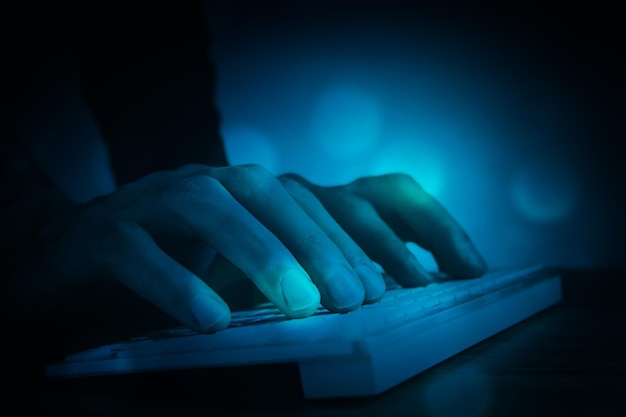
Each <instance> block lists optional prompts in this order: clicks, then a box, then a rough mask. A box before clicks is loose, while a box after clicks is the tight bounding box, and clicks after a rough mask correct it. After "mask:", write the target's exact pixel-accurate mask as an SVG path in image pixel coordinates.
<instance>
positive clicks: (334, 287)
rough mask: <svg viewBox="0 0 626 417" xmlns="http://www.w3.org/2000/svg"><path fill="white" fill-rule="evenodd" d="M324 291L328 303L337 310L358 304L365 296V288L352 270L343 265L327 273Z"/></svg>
mask: <svg viewBox="0 0 626 417" xmlns="http://www.w3.org/2000/svg"><path fill="white" fill-rule="evenodd" d="M326 291H327V293H328V298H329V301H330V303H331V304H332V306H333V307H334V309H335V310H337V311H339V312H343V311H349V310H352V309H354V308H356V307H358V306H360V305H361V304H363V299H364V297H365V289H364V288H363V284H361V281H360V280H359V279H358V278H357V277H356V275H355V274H354V273H353V272H352V271H350V270H348V269H347V268H344V267H338V268H335V270H333V271H332V272H330V273H329V274H328V280H327V282H326Z"/></svg>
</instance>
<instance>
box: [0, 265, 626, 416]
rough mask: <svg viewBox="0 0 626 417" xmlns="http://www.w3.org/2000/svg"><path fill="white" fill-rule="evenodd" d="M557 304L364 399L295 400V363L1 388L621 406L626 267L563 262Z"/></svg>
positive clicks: (432, 406)
mask: <svg viewBox="0 0 626 417" xmlns="http://www.w3.org/2000/svg"><path fill="white" fill-rule="evenodd" d="M562 277H563V293H564V298H563V302H562V303H560V304H559V305H558V306H555V307H552V308H550V309H549V310H546V311H544V312H542V313H540V314H539V315H537V316H535V317H532V318H530V319H528V320H526V321H524V322H522V323H520V324H518V325H516V326H514V327H512V328H510V329H507V330H506V331H504V332H502V333H499V334H497V335H496V336H494V337H492V338H490V339H488V340H486V341H484V342H482V343H479V344H478V345H475V346H474V347H472V348H470V349H467V350H466V351H464V352H462V353H460V354H458V355H456V356H454V357H452V358H450V359H449V360H447V361H445V362H442V363H441V364H439V365H438V366H435V367H434V368H432V369H430V370H428V371H426V372H424V373H422V374H420V375H418V376H416V377H414V378H412V379H410V380H408V381H406V382H405V383H403V384H400V385H399V386H397V387H395V388H393V389H391V390H389V391H387V392H385V393H383V394H381V395H379V396H376V397H372V398H361V399H343V400H336V399H335V400H315V401H307V400H304V399H303V395H302V391H301V389H300V384H299V379H298V369H297V366H295V365H280V366H258V367H246V368H229V369H212V370H201V371H193V372H190V371H187V372H172V373H159V374H145V375H133V376H131V375H127V376H124V377H119V376H115V377H106V378H102V377H101V378H94V379H92V380H88V379H81V380H74V381H64V382H59V381H55V382H54V383H49V382H47V383H44V384H43V385H39V384H32V385H30V384H29V385H27V387H30V388H26V389H18V388H15V387H14V386H13V387H8V389H5V390H4V394H3V395H9V396H10V398H9V397H7V399H8V400H9V401H8V402H5V404H10V405H9V407H10V408H19V409H20V411H22V412H24V411H26V410H33V411H35V412H37V415H42V414H43V415H64V416H67V415H80V416H85V415H103V416H104V415H111V416H124V415H134V416H137V415H150V416H200V415H211V416H216V415H220V416H248V415H249V416H252V415H254V416H265V415H266V416H291V415H298V416H334V415H341V416H355V417H356V416H359V417H365V416H369V415H372V416H374V415H390V416H399V415H407V416H408V415H411V416H413V415H414V416H470V417H477V416H488V415H496V416H522V415H523V416H528V415H532V416H542V415H546V416H561V415H562V416H574V415H584V416H624V415H626V405H625V401H624V395H625V394H626V270H564V271H563V273H562Z"/></svg>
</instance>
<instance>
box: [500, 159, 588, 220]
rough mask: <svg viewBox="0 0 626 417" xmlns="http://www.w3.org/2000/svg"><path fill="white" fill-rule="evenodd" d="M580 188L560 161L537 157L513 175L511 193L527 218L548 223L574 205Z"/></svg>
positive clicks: (568, 211)
mask: <svg viewBox="0 0 626 417" xmlns="http://www.w3.org/2000/svg"><path fill="white" fill-rule="evenodd" d="M580 193H581V191H580V189H579V186H578V181H577V178H576V176H575V174H574V171H573V170H572V169H571V168H570V167H569V166H568V164H567V163H566V162H564V161H561V160H558V159H556V158H548V157H538V158H535V159H532V160H530V161H528V162H527V163H526V164H525V165H523V166H522V168H521V169H520V170H519V171H518V173H517V175H516V176H515V177H514V180H513V184H512V187H511V196H512V198H513V202H514V203H515V206H516V208H517V209H518V210H519V211H520V212H521V213H522V214H523V215H524V216H525V217H527V218H528V219H530V220H532V221H535V222H539V223H552V222H556V221H559V220H561V219H563V218H565V217H566V216H567V215H568V214H570V213H571V212H572V211H573V210H574V208H575V207H576V205H577V203H578V201H579V199H580Z"/></svg>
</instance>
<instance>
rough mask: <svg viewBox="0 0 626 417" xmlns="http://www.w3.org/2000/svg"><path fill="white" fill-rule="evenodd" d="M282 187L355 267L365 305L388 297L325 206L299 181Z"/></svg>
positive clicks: (366, 259) (284, 182) (379, 279)
mask: <svg viewBox="0 0 626 417" xmlns="http://www.w3.org/2000/svg"><path fill="white" fill-rule="evenodd" d="M280 181H281V183H282V185H283V187H284V188H285V189H286V190H287V192H288V193H289V194H290V195H291V197H292V198H293V199H294V200H295V201H296V202H297V203H298V205H299V206H300V207H302V209H303V210H304V212H305V213H306V214H307V215H308V216H309V217H310V218H311V219H312V220H313V221H314V222H315V223H317V225H318V226H319V227H320V228H321V229H322V230H323V231H324V233H326V235H327V236H328V237H329V238H330V239H331V240H332V241H333V242H334V243H335V245H337V247H338V248H339V250H341V252H342V253H343V255H344V257H345V258H346V260H347V261H348V262H349V263H350V265H352V269H353V270H354V272H355V273H356V274H357V276H358V277H359V279H360V280H361V284H363V288H364V290H365V300H364V302H366V303H371V302H374V301H378V300H380V298H382V296H383V294H384V293H385V281H384V279H383V277H382V275H381V274H380V272H379V271H378V270H377V269H376V266H375V265H374V264H373V262H372V261H371V259H370V258H369V257H368V256H367V255H366V254H365V252H363V250H362V249H361V248H360V247H359V245H357V244H356V243H355V242H354V240H352V238H351V237H350V236H349V235H348V234H347V233H346V232H345V231H344V230H343V229H342V228H341V226H339V225H338V224H337V222H336V221H335V219H333V218H332V216H331V215H330V214H329V213H328V211H326V209H325V208H324V206H323V205H322V203H320V201H319V200H318V199H317V198H316V197H315V196H314V195H313V193H312V192H311V191H309V190H308V189H307V188H306V187H305V186H304V185H303V184H302V183H301V182H300V179H299V178H296V177H291V176H290V177H287V176H283V177H281V178H280Z"/></svg>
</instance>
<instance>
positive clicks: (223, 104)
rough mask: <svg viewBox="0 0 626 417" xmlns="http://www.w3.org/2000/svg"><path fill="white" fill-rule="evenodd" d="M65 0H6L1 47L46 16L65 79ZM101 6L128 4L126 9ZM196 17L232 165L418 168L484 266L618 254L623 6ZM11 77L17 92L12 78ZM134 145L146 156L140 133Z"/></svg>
mask: <svg viewBox="0 0 626 417" xmlns="http://www.w3.org/2000/svg"><path fill="white" fill-rule="evenodd" d="M68 4H69V2H21V3H19V4H14V5H12V6H11V5H10V4H6V5H4V6H3V7H4V9H3V13H2V28H3V29H4V30H5V31H6V32H7V33H8V35H7V36H5V37H4V41H5V42H4V46H3V48H4V50H3V52H4V54H5V56H8V57H9V58H11V57H13V56H17V55H19V54H20V48H22V45H21V44H20V43H19V42H18V43H16V42H13V41H11V40H12V39H19V36H18V37H17V38H16V37H15V35H16V34H18V35H19V33H20V32H23V31H28V30H31V29H32V28H33V27H35V28H37V27H40V28H41V30H40V31H39V33H40V34H43V36H41V38H40V41H39V43H38V44H37V47H39V48H40V49H41V50H42V51H43V52H44V54H47V55H46V56H48V57H55V58H54V59H49V60H48V61H47V62H48V63H52V65H51V66H49V67H45V66H38V65H35V67H36V68H38V69H40V70H41V68H44V71H42V73H43V74H48V75H50V74H55V71H57V73H59V74H67V77H68V78H71V77H72V76H75V75H72V74H76V68H72V67H71V65H69V64H67V62H70V61H71V59H69V58H67V56H66V55H67V52H68V50H67V49H66V50H60V49H59V50H55V48H58V45H56V44H55V42H56V41H55V40H54V39H55V38H54V36H55V32H54V30H55V29H54V24H55V23H54V22H55V20H54V19H56V18H55V17H54V16H55V11H57V9H58V10H63V9H62V7H66V6H67V5H68ZM97 4H98V5H99V7H103V8H105V9H107V10H110V11H112V13H118V14H122V15H123V14H124V13H125V10H126V7H128V6H127V4H126V3H125V2H106V3H105V2H99V3H98V2H97ZM154 5H155V4H154V3H151V6H150V7H154ZM17 6H19V7H17ZM105 6H106V7H105ZM83 7H85V8H88V6H84V3H83ZM16 8H18V9H19V10H18V11H17V12H16V11H15V10H14V9H16ZM130 9H132V10H133V11H135V12H136V11H138V10H139V11H140V10H141V7H140V6H139V7H138V6H136V5H135V6H133V7H132V8H130ZM130 9H128V10H130ZM190 9H192V8H190ZM198 10H200V9H198ZM199 13H206V15H207V17H208V21H209V23H210V24H209V27H210V29H209V30H210V36H211V45H210V48H209V53H210V57H211V58H212V60H213V62H214V64H215V75H216V81H217V84H216V101H217V106H218V110H219V112H220V115H221V128H220V132H221V134H222V136H223V138H224V140H225V147H226V152H227V154H228V156H229V159H230V160H231V162H232V163H244V162H257V163H261V164H263V165H265V166H266V167H267V168H269V169H270V170H271V171H273V172H275V173H276V174H281V173H284V172H297V173H300V174H302V175H304V176H305V177H308V178H309V179H310V180H311V181H313V182H318V183H320V184H337V183H345V182H347V181H351V180H353V179H355V178H357V177H359V176H363V175H375V174H384V173H388V172H405V173H408V174H411V175H413V176H414V177H415V178H416V179H417V180H418V181H419V182H420V183H421V184H422V185H423V186H424V188H425V189H426V190H427V191H429V192H431V193H432V194H433V195H434V196H435V197H436V198H438V199H439V200H440V201H441V202H442V203H443V205H444V206H445V207H446V208H448V210H449V211H450V212H451V213H452V214H453V215H454V216H455V217H456V218H457V219H458V220H459V221H460V222H461V224H462V225H463V226H464V227H465V228H466V229H467V231H468V233H469V234H470V236H471V237H472V238H473V240H474V241H475V243H476V245H477V246H478V248H479V250H480V251H481V252H483V254H484V255H485V258H486V260H487V262H488V263H489V265H490V266H492V267H494V268H495V267H501V266H514V265H522V264H529V263H536V262H542V263H547V264H560V265H564V266H568V267H611V266H625V265H626V261H625V259H626V258H625V257H624V256H623V252H624V246H625V245H624V244H623V238H622V236H624V235H625V234H626V222H625V221H624V220H623V215H622V214H623V213H624V211H625V209H626V204H625V201H626V199H625V198H624V196H623V194H624V187H623V179H624V178H625V176H626V175H625V168H624V164H623V159H624V155H625V154H626V153H624V151H623V150H622V149H621V148H622V147H623V145H622V144H623V142H624V136H625V135H624V133H625V121H624V116H623V108H624V106H623V104H624V92H625V90H626V89H625V88H624V87H625V83H624V79H623V74H624V72H625V70H626V64H625V62H624V61H625V59H624V47H623V43H622V39H623V38H624V35H625V34H624V31H625V30H624V28H623V27H624V25H623V23H622V22H623V21H624V14H623V12H622V11H621V10H619V8H618V7H617V6H616V5H612V4H611V3H609V2H593V3H590V4H578V3H577V4H567V5H566V6H563V5H561V4H557V3H556V2H527V1H524V2H506V3H505V4H503V3H502V2H500V3H494V4H486V3H482V4H478V3H473V4H470V3H461V2H453V1H443V2H440V1H438V2H424V1H371V0H367V1H347V0H341V1H333V2H331V1H326V0H324V1H251V0H248V1H243V0H238V1H236V0H232V1H213V0H210V1H206V2H205V11H204V12H199ZM61 15H62V14H61ZM92 18H93V16H92ZM102 20H103V21H106V17H104V18H103V19H102ZM191 20H193V19H191ZM15 22H19V24H18V25H17V26H16V25H15ZM50 22H52V26H51V28H52V29H49V28H48V27H47V26H46V25H48V24H49V23H50ZM83 23H84V24H85V25H88V22H83ZM131 23H132V22H131ZM59 27H60V26H59ZM198 27H200V26H198ZM152 29H154V28H152ZM48 30H50V34H51V35H50V36H47V35H46V33H47V32H46V31H48ZM167 30H170V31H171V30H174V31H175V32H176V30H177V29H176V28H174V29H172V28H165V27H164V28H163V31H162V32H159V33H160V36H161V37H163V36H164V35H163V34H165V33H168V32H167ZM146 36H147V35H146ZM48 38H49V39H48ZM157 38H158V36H157ZM199 38H200V36H199ZM157 40H158V39H157ZM155 42H156V41H155ZM193 42H195V41H191V40H190V43H193ZM202 42H204V40H198V41H197V44H198V45H201V44H202ZM193 48H197V47H196V46H194V47H190V49H193ZM96 49H97V48H96ZM131 49H132V47H128V51H130V50H131ZM195 50H197V49H195ZM128 51H127V52H128ZM22 52H23V51H22ZM94 53H96V54H97V50H96V51H95V52H94ZM168 54H170V56H174V57H175V56H176V51H172V50H170V51H168ZM131 55H132V54H131ZM183 55H184V54H183ZM102 61H103V62H105V61H106V59H102ZM156 61H158V60H156ZM156 61H155V62H156ZM165 61H166V62H168V68H167V70H165V69H163V68H155V71H154V74H156V75H153V74H151V71H150V64H149V63H146V62H143V63H142V64H141V65H142V66H141V71H144V72H145V75H146V77H145V78H146V79H148V78H150V76H155V77H158V76H160V75H159V74H164V73H166V72H167V71H169V70H171V69H174V68H177V67H178V62H176V60H175V59H174V60H172V59H169V58H165V59H164V60H163V62H165ZM170 61H171V62H170ZM46 65H47V64H46ZM64 65H69V66H64ZM159 65H160V64H159ZM196 70H197V68H196ZM183 71H184V69H181V70H180V71H179V72H181V73H182V72H183ZM196 72H197V71H196ZM21 76H22V79H23V80H27V79H28V74H21ZM211 76H212V74H211V75H207V76H206V77H203V76H202V75H201V74H200V75H199V74H195V75H194V77H195V78H193V77H192V78H190V81H189V82H187V83H186V84H184V83H182V84H181V85H183V84H184V87H185V88H186V89H187V90H186V92H184V93H181V94H193V92H194V91H195V90H197V91H199V92H198V93H197V95H203V94H204V91H208V92H209V93H211V94H212V88H211V87H208V86H207V85H201V86H198V88H196V87H195V86H194V85H193V83H194V82H196V81H194V80H198V79H203V80H204V81H203V82H204V83H205V84H206V83H207V81H206V80H209V79H210V78H211ZM61 78H62V77H61ZM140 78H141V77H140ZM182 78H183V79H184V77H182ZM3 81H4V85H3V88H8V89H9V90H11V89H12V88H13V87H14V85H15V83H14V81H13V79H12V78H8V77H5V79H4V80H3ZM28 88H29V89H30V90H31V91H39V88H38V87H37V85H36V84H33V83H31V84H30V85H29V86H28ZM107 88H108V87H107ZM118 90H123V88H121V87H119V86H118ZM18 91H19V89H18ZM3 94H4V91H3ZM209 95H210V94H209ZM209 95H207V100H208V98H209V97H208V96H209ZM68 100H69V99H68ZM150 100H152V99H151V98H149V97H148V98H147V99H146V100H144V101H145V102H149V101H150ZM18 101H20V100H19V96H18V97H17V98H15V97H13V98H11V99H7V100H3V105H4V106H5V109H11V108H12V104H13V103H14V102H18ZM68 102H69V101H68ZM124 104H125V105H128V103H124ZM144 104H145V103H144ZM68 107H71V105H69V104H68ZM112 107H113V108H115V107H116V105H115V103H113V105H112ZM176 107H177V106H176V104H175V103H174V104H172V105H170V106H169V107H168V109H170V110H172V109H175V108H176ZM205 107H207V108H208V106H205ZM56 110H58V111H61V110H62V111H63V112H65V113H66V114H70V113H71V109H69V108H68V109H59V108H58V107H57V109H56ZM66 110H70V111H69V112H67V111H66ZM178 111H179V112H180V113H181V114H182V116H180V117H178V119H177V120H178V121H177V124H176V128H175V129H170V131H169V132H168V133H167V134H165V135H164V136H167V135H168V134H169V135H170V136H171V137H170V139H171V140H174V141H177V140H179V139H180V138H181V137H185V138H189V137H194V136H197V137H198V140H206V138H207V137H208V136H207V135H211V133H210V132H209V133H208V134H207V130H210V129H214V126H215V124H214V120H213V117H214V115H213V114H212V113H211V114H208V113H207V114H206V117H205V118H204V119H205V120H206V122H202V121H200V120H201V119H202V117H200V118H198V117H196V116H197V115H196V114H195V113H193V112H189V114H190V115H189V116H188V117H186V116H185V114H186V112H185V111H182V110H181V109H180V108H178ZM203 111H204V110H203ZM74 113H75V114H76V117H72V118H71V119H70V120H69V121H68V123H69V122H71V123H72V124H73V125H75V126H78V125H79V124H78V123H76V121H78V120H80V121H81V122H84V126H83V127H84V128H85V129H86V130H85V131H88V130H89V129H90V127H88V126H87V125H89V123H88V122H87V121H86V120H87V119H88V117H87V116H88V115H85V112H84V111H83V112H82V113H81V111H78V110H76V111H75V112H74ZM48 117H50V115H48ZM172 117H174V116H172ZM161 118H162V117H161V116H160V117H159V119H161ZM155 123H156V122H155ZM37 126H38V123H37V120H34V121H31V122H29V123H27V127H29V128H35V129H36V128H37ZM85 126H87V127H85ZM157 127H158V126H157ZM155 129H157V128H155ZM203 129H204V130H203ZM197 132H200V134H197ZM105 133H106V132H105ZM160 139H162V138H160ZM165 139H166V140H164V141H163V143H169V142H167V138H165ZM3 140H4V139H3ZM174 143H177V142H174ZM56 148H59V146H56ZM159 149H160V148H159ZM54 151H55V148H52V149H50V152H48V153H47V156H48V157H49V158H48V159H54V158H53V157H50V155H53V154H54ZM135 151H136V153H137V155H141V158H142V160H144V162H145V160H147V159H149V158H148V156H147V152H144V150H142V149H141V147H139V148H137V149H135ZM146 151H149V149H146ZM161 151H164V152H166V153H167V151H168V149H167V148H163V149H161ZM132 158H135V157H134V156H131V159H132ZM78 159H83V160H85V159H86V157H79V158H78ZM75 160H76V158H75ZM49 162H50V161H49ZM53 165H54V164H53ZM56 165H63V163H62V162H59V163H57V164H56ZM126 165H127V167H132V164H126ZM68 176H70V177H72V178H74V179H78V180H80V175H79V176H77V175H73V174H72V175H68ZM418 255H419V256H420V258H421V259H422V260H423V261H424V262H425V263H426V264H427V266H428V267H429V268H434V265H433V263H432V259H430V258H429V257H428V256H427V255H426V254H423V253H418Z"/></svg>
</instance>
